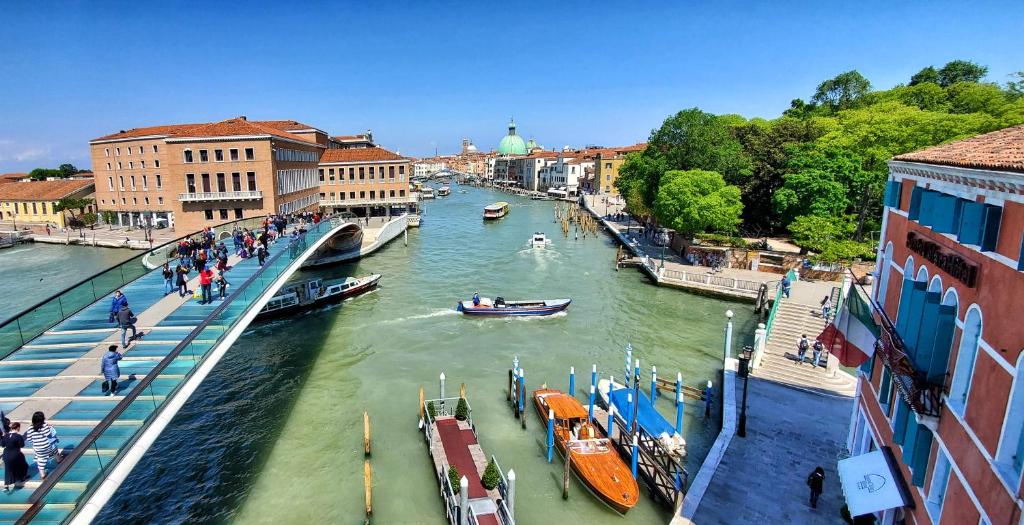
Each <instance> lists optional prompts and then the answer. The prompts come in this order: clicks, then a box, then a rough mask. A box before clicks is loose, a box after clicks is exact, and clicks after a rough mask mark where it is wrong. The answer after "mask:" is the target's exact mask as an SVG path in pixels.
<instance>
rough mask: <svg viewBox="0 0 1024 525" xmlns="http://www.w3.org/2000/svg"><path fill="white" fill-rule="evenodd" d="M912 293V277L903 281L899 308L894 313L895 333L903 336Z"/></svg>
mask: <svg viewBox="0 0 1024 525" xmlns="http://www.w3.org/2000/svg"><path fill="white" fill-rule="evenodd" d="M913 292H914V281H913V276H908V278H907V279H903V288H902V289H901V290H900V306H899V309H898V310H897V312H896V333H899V334H903V333H905V332H906V329H907V317H908V316H909V312H910V297H911V295H913Z"/></svg>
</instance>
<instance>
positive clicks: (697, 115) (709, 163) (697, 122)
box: [620, 108, 752, 188]
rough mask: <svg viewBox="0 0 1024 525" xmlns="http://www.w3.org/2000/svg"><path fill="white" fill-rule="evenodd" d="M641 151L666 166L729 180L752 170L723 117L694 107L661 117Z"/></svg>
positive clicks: (744, 175) (737, 180) (732, 182)
mask: <svg viewBox="0 0 1024 525" xmlns="http://www.w3.org/2000/svg"><path fill="white" fill-rule="evenodd" d="M726 121H728V119H726ZM644 154H645V155H650V156H652V157H654V158H660V159H663V160H664V162H665V167H666V169H669V170H694V169H699V170H708V171H716V172H718V173H721V174H722V176H723V177H724V178H725V180H727V181H729V183H730V184H736V183H738V182H739V181H742V180H744V179H746V178H747V177H749V176H750V175H751V173H752V172H751V169H750V160H749V159H748V158H747V157H746V155H745V154H744V153H743V148H742V146H740V143H739V141H737V140H736V139H735V138H734V137H733V136H732V134H731V133H730V131H729V128H728V126H727V125H726V124H725V121H723V120H722V119H719V118H718V117H716V116H715V115H712V114H711V113H705V112H703V111H701V110H699V109H697V108H692V109H687V110H684V111H680V112H679V113H676V114H675V115H673V116H671V117H669V118H667V119H665V122H664V123H663V124H662V125H661V127H660V128H658V129H656V130H654V132H653V133H651V136H650V138H649V139H648V141H647V150H646V151H645V152H644ZM620 171H621V169H620ZM660 186H661V185H660V184H658V185H656V186H654V187H655V188H659V187H660Z"/></svg>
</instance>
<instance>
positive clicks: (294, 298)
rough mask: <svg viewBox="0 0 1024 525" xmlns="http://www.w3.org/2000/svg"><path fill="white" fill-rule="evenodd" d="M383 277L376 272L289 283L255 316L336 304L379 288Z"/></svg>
mask: <svg viewBox="0 0 1024 525" xmlns="http://www.w3.org/2000/svg"><path fill="white" fill-rule="evenodd" d="M380 278H381V275H380V274H373V275H367V276H366V277H359V278H356V277H346V278H344V279H340V280H331V281H326V282H324V281H323V279H312V280H309V281H305V282H302V283H298V284H295V285H292V286H288V287H285V288H282V289H281V291H279V292H277V294H275V295H274V297H271V298H270V300H269V301H267V304H266V306H264V307H263V309H262V310H260V312H259V313H258V314H256V319H270V318H273V317H281V316H285V315H289V314H292V313H295V312H298V311H300V310H307V309H310V308H314V307H317V306H322V305H326V304H332V303H337V302H339V301H342V300H344V299H347V298H349V297H355V296H357V295H360V294H363V293H366V292H368V291H370V290H372V289H374V288H376V287H377V283H378V281H380Z"/></svg>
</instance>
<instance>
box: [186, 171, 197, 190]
mask: <svg viewBox="0 0 1024 525" xmlns="http://www.w3.org/2000/svg"><path fill="white" fill-rule="evenodd" d="M185 187H186V188H187V190H188V193H195V192H196V174H195V173H188V174H186V175H185Z"/></svg>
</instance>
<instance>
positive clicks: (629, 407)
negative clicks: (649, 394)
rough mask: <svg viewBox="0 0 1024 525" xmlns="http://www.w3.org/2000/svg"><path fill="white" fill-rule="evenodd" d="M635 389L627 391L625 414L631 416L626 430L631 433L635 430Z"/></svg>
mask: <svg viewBox="0 0 1024 525" xmlns="http://www.w3.org/2000/svg"><path fill="white" fill-rule="evenodd" d="M632 414H633V391H632V390H630V391H629V392H626V413H625V414H623V416H625V417H627V418H629V420H628V421H627V422H626V431H627V432H629V433H632V432H633V417H632Z"/></svg>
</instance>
